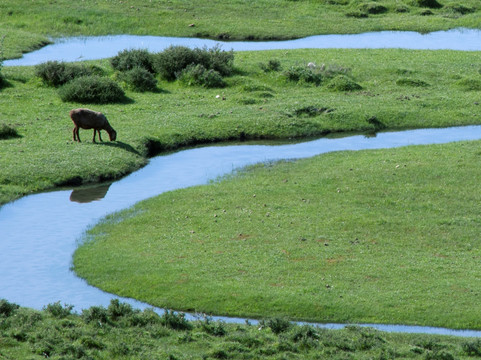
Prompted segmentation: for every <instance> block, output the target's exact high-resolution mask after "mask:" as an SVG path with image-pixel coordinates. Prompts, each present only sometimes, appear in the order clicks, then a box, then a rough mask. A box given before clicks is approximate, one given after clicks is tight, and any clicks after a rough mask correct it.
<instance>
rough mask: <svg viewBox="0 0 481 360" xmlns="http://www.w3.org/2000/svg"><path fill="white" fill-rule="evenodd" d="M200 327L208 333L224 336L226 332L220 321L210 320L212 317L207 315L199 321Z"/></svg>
mask: <svg viewBox="0 0 481 360" xmlns="http://www.w3.org/2000/svg"><path fill="white" fill-rule="evenodd" d="M200 327H201V328H202V330H204V331H205V332H206V333H207V334H209V335H213V336H224V335H226V334H227V330H226V329H225V325H224V323H223V322H222V321H212V319H210V318H208V317H206V318H205V319H204V320H203V321H201V323H200Z"/></svg>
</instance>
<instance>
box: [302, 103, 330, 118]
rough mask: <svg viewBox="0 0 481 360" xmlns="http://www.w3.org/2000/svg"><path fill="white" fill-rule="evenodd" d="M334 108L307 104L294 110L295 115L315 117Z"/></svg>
mask: <svg viewBox="0 0 481 360" xmlns="http://www.w3.org/2000/svg"><path fill="white" fill-rule="evenodd" d="M331 111H332V109H329V108H327V107H317V106H313V105H310V106H305V107H302V108H299V109H296V110H295V111H294V115H295V116H307V117H314V116H319V115H321V114H324V113H326V112H331Z"/></svg>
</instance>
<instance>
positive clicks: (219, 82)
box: [177, 64, 226, 88]
mask: <svg viewBox="0 0 481 360" xmlns="http://www.w3.org/2000/svg"><path fill="white" fill-rule="evenodd" d="M177 78H178V79H179V81H180V82H181V83H183V84H185V85H187V86H203V87H206V88H223V87H225V85H226V84H225V81H224V79H223V78H222V76H221V74H220V73H219V72H218V71H216V70H213V69H210V70H208V69H206V68H205V67H204V66H203V65H201V64H197V65H194V64H192V65H189V66H187V67H186V68H185V69H183V70H182V71H181V72H180V73H179V74H178V75H177Z"/></svg>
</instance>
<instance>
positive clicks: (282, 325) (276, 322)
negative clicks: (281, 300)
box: [265, 318, 292, 335]
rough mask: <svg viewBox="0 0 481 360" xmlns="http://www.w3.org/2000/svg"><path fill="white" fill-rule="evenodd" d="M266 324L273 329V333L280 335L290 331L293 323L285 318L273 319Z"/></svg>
mask: <svg viewBox="0 0 481 360" xmlns="http://www.w3.org/2000/svg"><path fill="white" fill-rule="evenodd" d="M265 324H266V325H267V326H268V327H269V328H270V329H271V331H272V332H273V333H274V334H276V335H278V334H280V333H283V332H285V331H287V330H289V329H290V327H291V326H292V324H291V322H290V321H289V320H287V319H284V318H273V319H269V320H267V321H266V322H265Z"/></svg>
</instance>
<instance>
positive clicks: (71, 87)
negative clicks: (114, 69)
mask: <svg viewBox="0 0 481 360" xmlns="http://www.w3.org/2000/svg"><path fill="white" fill-rule="evenodd" d="M58 93H59V95H60V98H61V99H62V101H72V102H79V103H93V104H108V103H118V102H122V101H124V100H125V93H124V91H123V90H122V88H121V87H120V86H119V85H118V84H117V83H116V82H114V81H113V80H111V79H109V78H105V77H100V76H83V77H80V78H76V79H74V80H72V81H70V82H68V83H67V84H65V85H63V86H62V87H61V88H59V91H58Z"/></svg>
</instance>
